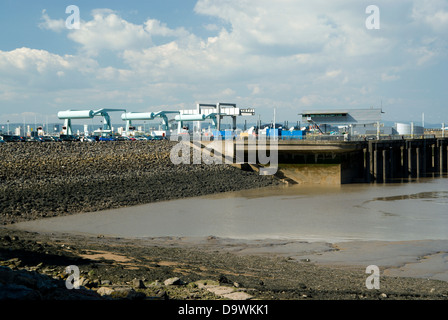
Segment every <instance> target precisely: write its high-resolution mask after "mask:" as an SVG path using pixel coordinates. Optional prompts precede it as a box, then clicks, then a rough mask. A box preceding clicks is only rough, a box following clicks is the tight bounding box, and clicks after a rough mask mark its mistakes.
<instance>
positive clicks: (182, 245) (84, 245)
mask: <svg viewBox="0 0 448 320" xmlns="http://www.w3.org/2000/svg"><path fill="white" fill-rule="evenodd" d="M8 148H10V149H6V148H3V146H2V149H1V150H2V151H1V152H2V156H3V159H4V164H5V165H4V166H3V167H2V168H1V169H0V181H1V185H0V187H1V188H2V191H3V192H2V193H1V197H2V199H0V200H2V201H1V202H0V203H1V205H2V207H1V213H2V214H1V221H0V223H1V224H3V226H0V289H2V290H0V292H2V294H0V300H1V299H5V296H6V298H10V299H16V300H28V299H30V300H60V299H62V300H67V299H68V300H71V299H75V300H90V299H94V300H109V299H118V300H123V299H124V300H129V299H130V300H173V299H175V300H220V299H230V300H256V299H261V300H385V299H397V300H420V299H424V300H426V299H429V300H436V299H441V300H446V299H447V298H448V282H446V281H440V280H427V279H421V278H410V277H407V276H406V275H408V274H409V272H411V271H415V266H419V264H418V263H416V264H412V262H413V261H423V259H421V258H422V257H421V255H427V254H431V256H430V258H431V259H430V260H431V261H434V264H437V263H440V262H441V261H442V260H441V259H444V256H443V254H444V251H443V246H444V243H442V242H441V243H440V244H439V245H438V246H439V247H438V249H437V250H438V251H434V250H429V249H428V248H429V246H428V247H427V248H423V249H422V250H421V251H418V252H415V251H409V257H411V258H410V260H409V259H408V260H406V259H404V260H401V262H400V263H401V264H398V265H396V266H395V267H396V268H398V269H397V270H400V268H403V267H405V268H407V269H403V270H402V271H404V272H401V274H399V273H400V272H397V273H396V274H393V272H391V271H390V270H392V269H391V268H389V269H386V270H389V271H387V272H386V270H381V288H380V289H375V290H369V289H367V288H366V285H365V282H366V277H367V276H368V275H366V273H365V267H366V266H364V265H360V264H358V265H357V264H355V263H352V262H350V263H352V264H351V265H350V264H349V265H348V266H349V267H347V266H343V265H341V264H340V262H341V261H338V258H337V257H335V256H333V255H334V254H341V253H342V254H346V256H344V255H342V257H343V258H342V260H343V261H342V262H344V261H345V262H347V261H350V259H348V258H347V257H360V255H359V253H360V252H364V253H365V250H366V248H368V249H369V250H370V252H371V253H372V254H377V253H378V252H379V251H378V250H379V249H378V248H379V247H376V248H375V243H374V242H366V243H363V245H364V246H362V245H361V244H360V243H359V242H358V243H355V242H350V244H341V243H338V244H329V243H325V242H316V243H311V242H306V241H298V242H297V241H295V242H294V241H285V240H254V241H251V240H238V239H224V238H217V237H215V236H213V235H210V236H208V237H205V238H204V237H201V238H182V237H160V238H142V239H128V238H120V237H106V236H91V235H74V234H67V233H65V234H63V233H55V232H48V233H44V232H31V231H26V230H18V229H17V228H15V223H17V222H20V221H31V220H37V219H39V220H41V219H43V220H42V221H44V220H45V218H46V217H52V216H64V215H73V214H78V213H82V212H87V211H89V212H92V211H97V210H99V209H111V208H118V207H121V208H123V207H126V206H134V205H139V204H145V203H151V202H155V201H161V200H172V199H181V198H188V197H192V196H201V195H211V194H217V193H220V192H225V191H235V190H242V189H253V188H259V187H268V186H272V185H279V184H281V182H280V181H279V180H277V179H275V178H274V177H269V176H259V175H258V174H257V173H254V172H245V171H241V170H239V169H236V168H234V167H231V166H225V165H216V166H201V165H199V166H172V165H171V163H170V160H169V156H168V155H169V153H168V152H169V150H170V143H169V142H156V143H135V144H133V143H125V144H121V143H120V144H118V143H117V144H107V143H106V144H92V145H90V144H48V145H45V144H37V145H33V146H31V145H26V146H24V145H9V147H8ZM12 151H14V152H12ZM76 185H80V186H81V188H74V186H76ZM12 222H14V223H12ZM376 244H377V245H384V243H383V244H381V243H376ZM427 244H428V245H429V244H430V243H429V242H428V243H427ZM357 245H358V247H356V246H357ZM389 245H392V246H393V245H398V247H395V248H392V249H390V254H391V257H394V252H398V251H399V250H402V249H403V247H399V245H400V244H399V243H395V244H391V243H389ZM344 246H349V247H344ZM350 246H351V247H350ZM369 246H370V247H369ZM445 247H446V246H445ZM394 250H395V251H394ZM397 250H398V251H397ZM380 251H381V250H380ZM395 256H396V255H395ZM365 257H366V260H365V261H368V256H365ZM344 259H345V260H344ZM412 259H414V260H412ZM419 259H420V260H419ZM427 260H428V259H427ZM426 262H427V261H426ZM69 265H77V266H79V269H80V271H81V278H82V279H83V280H82V286H81V287H82V290H68V289H67V288H66V286H65V280H66V279H67V277H68V274H67V273H65V268H66V267H67V266H69ZM417 269H418V268H417ZM406 272H407V273H406ZM387 273H389V274H387ZM397 275H401V276H400V277H398V276H397ZM403 275H404V277H403ZM176 278H178V280H176V281H175V283H174V284H173V283H172V284H169V282H167V283H168V284H166V283H165V281H168V280H170V279H171V280H173V279H176ZM2 295H3V296H2Z"/></svg>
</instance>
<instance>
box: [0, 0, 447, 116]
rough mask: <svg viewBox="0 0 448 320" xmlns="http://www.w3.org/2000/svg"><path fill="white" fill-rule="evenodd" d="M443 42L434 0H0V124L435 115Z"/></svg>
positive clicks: (440, 103) (441, 100)
mask: <svg viewBox="0 0 448 320" xmlns="http://www.w3.org/2000/svg"><path fill="white" fill-rule="evenodd" d="M71 5H74V6H76V7H77V8H78V9H79V18H80V20H79V21H80V23H79V29H73V28H69V27H72V26H73V22H74V20H73V19H72V18H73V15H72V14H73V13H74V12H73V11H69V12H68V13H66V9H67V7H68V6H71ZM370 5H375V6H376V7H377V9H378V12H379V16H378V15H377V16H375V18H378V19H374V20H372V17H373V16H372V14H373V13H374V12H372V11H368V12H366V8H367V7H369V6H370ZM366 21H367V22H370V25H372V23H375V26H376V27H377V28H373V29H372V28H368V27H367V24H366ZM67 22H68V25H67ZM376 23H378V24H379V25H378V24H376ZM378 27H379V28H378ZM447 49H448V1H446V0H395V1H384V0H369V1H362V0H341V1H323V0H315V1H301V0H194V1H193V0H165V1H136V0H128V1H118V0H108V1H99V0H90V1H87V0H85V1H75V0H70V1H65V0H58V1H55V0H36V1H25V0H14V1H13V0H1V2H0V123H6V121H8V120H9V121H10V122H11V123H14V122H19V123H21V122H22V121H31V122H32V121H39V122H41V121H42V122H43V121H44V119H45V121H50V122H53V121H58V119H57V112H58V111H61V110H68V109H79V110H85V109H93V110H95V109H100V108H125V109H126V110H127V111H132V112H146V111H160V110H179V109H193V108H195V106H196V104H197V103H213V104H215V103H218V102H226V103H236V104H237V106H238V107H241V108H246V107H251V108H255V111H256V114H257V117H258V115H260V117H261V119H263V120H265V121H270V120H271V119H272V117H273V112H274V111H273V110H274V108H275V112H276V119H278V120H282V121H284V120H288V121H296V120H300V119H299V116H298V114H299V113H301V112H302V111H304V110H319V109H351V108H370V107H375V108H380V107H382V108H383V111H384V112H385V113H384V115H383V119H384V120H389V121H400V122H409V121H417V122H418V121H421V120H422V114H423V113H424V119H425V121H426V122H427V123H442V122H445V123H448V113H447V110H448V102H447V101H448V99H447V98H448V94H447V91H448V90H447V89H448V85H447V75H448V50H447ZM115 117H117V116H115ZM113 119H114V118H113Z"/></svg>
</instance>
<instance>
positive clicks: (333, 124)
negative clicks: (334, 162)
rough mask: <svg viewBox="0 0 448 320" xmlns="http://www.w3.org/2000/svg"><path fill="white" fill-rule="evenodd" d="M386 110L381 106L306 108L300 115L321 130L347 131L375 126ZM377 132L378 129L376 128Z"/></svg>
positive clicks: (305, 121) (303, 120)
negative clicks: (334, 108) (367, 107)
mask: <svg viewBox="0 0 448 320" xmlns="http://www.w3.org/2000/svg"><path fill="white" fill-rule="evenodd" d="M383 113H384V112H383V111H382V109H379V108H369V109H343V110H341V109H339V110H305V111H303V112H302V113H300V114H299V115H301V116H302V123H308V124H309V125H311V126H315V127H317V128H318V129H319V130H320V131H321V132H323V133H327V132H331V131H339V130H340V129H342V130H345V131H347V130H348V129H350V130H353V128H356V127H362V128H363V129H362V131H365V130H366V129H365V128H374V127H375V126H376V125H377V124H378V123H379V122H380V121H381V115H382V114H383ZM375 132H376V129H375Z"/></svg>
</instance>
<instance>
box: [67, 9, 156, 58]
mask: <svg viewBox="0 0 448 320" xmlns="http://www.w3.org/2000/svg"><path fill="white" fill-rule="evenodd" d="M92 15H93V19H92V20H90V21H83V22H81V28H80V29H79V30H73V31H72V32H70V33H69V35H68V37H69V38H70V39H71V40H73V41H75V42H77V43H79V44H80V45H81V46H82V49H83V52H85V53H87V54H89V55H92V56H97V55H98V54H99V53H100V52H102V51H113V52H114V51H115V52H120V51H123V50H126V49H140V48H144V47H148V46H150V45H151V44H152V40H151V35H150V34H149V33H148V32H147V31H146V30H145V28H144V27H143V26H142V25H136V24H133V23H130V22H128V21H126V20H124V19H122V18H121V17H120V16H118V15H117V14H116V13H114V12H112V11H110V10H104V9H102V10H95V11H93V12H92Z"/></svg>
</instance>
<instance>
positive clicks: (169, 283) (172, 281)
mask: <svg viewBox="0 0 448 320" xmlns="http://www.w3.org/2000/svg"><path fill="white" fill-rule="evenodd" d="M163 284H164V285H166V286H178V285H181V284H182V280H180V278H178V277H174V278H169V279H166V280H165V281H164V282H163Z"/></svg>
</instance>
